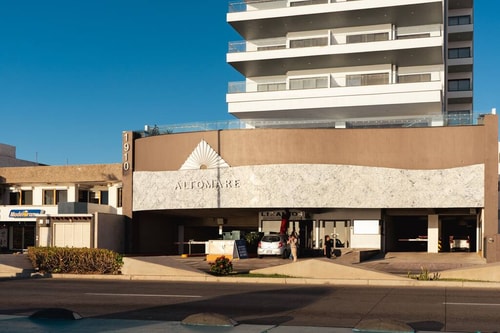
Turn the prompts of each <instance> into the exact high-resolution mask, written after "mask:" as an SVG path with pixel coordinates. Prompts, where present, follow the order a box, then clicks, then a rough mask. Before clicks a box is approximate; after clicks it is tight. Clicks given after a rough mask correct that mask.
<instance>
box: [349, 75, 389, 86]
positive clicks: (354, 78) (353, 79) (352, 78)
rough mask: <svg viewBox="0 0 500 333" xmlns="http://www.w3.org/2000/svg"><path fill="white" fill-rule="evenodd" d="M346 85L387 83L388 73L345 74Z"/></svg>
mask: <svg viewBox="0 0 500 333" xmlns="http://www.w3.org/2000/svg"><path fill="white" fill-rule="evenodd" d="M346 80H347V86H348V87H353V86H371V85H376V84H389V73H377V74H355V75H347V78H346Z"/></svg>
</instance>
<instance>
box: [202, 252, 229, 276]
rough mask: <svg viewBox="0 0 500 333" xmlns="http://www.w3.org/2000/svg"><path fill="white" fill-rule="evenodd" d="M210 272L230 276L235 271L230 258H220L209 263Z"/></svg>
mask: <svg viewBox="0 0 500 333" xmlns="http://www.w3.org/2000/svg"><path fill="white" fill-rule="evenodd" d="M208 264H209V265H210V272H211V273H213V274H215V275H229V273H231V272H232V271H233V263H232V262H231V260H229V258H226V257H225V256H220V257H217V258H216V259H215V262H209V263H208Z"/></svg>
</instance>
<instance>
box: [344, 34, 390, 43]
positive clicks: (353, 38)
mask: <svg viewBox="0 0 500 333" xmlns="http://www.w3.org/2000/svg"><path fill="white" fill-rule="evenodd" d="M384 40H389V33H388V32H378V33H373V34H362V35H349V36H347V40H346V41H347V44H354V43H368V42H378V41H384Z"/></svg>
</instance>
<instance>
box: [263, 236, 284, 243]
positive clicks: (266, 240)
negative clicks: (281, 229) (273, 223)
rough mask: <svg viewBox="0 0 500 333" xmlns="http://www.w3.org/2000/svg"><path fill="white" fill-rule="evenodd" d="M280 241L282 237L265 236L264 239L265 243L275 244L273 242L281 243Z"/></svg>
mask: <svg viewBox="0 0 500 333" xmlns="http://www.w3.org/2000/svg"><path fill="white" fill-rule="evenodd" d="M280 240H281V239H280V236H264V237H262V241H263V242H270V243H273V242H279V241H280Z"/></svg>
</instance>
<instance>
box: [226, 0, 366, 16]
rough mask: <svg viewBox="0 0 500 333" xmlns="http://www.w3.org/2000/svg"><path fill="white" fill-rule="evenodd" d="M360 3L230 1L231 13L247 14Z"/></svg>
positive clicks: (315, 0)
mask: <svg viewBox="0 0 500 333" xmlns="http://www.w3.org/2000/svg"><path fill="white" fill-rule="evenodd" d="M347 1H360V0H230V1H229V12H230V13H234V12H246V11H252V10H262V9H276V8H286V7H299V6H310V5H322V4H328V3H337V2H347Z"/></svg>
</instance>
